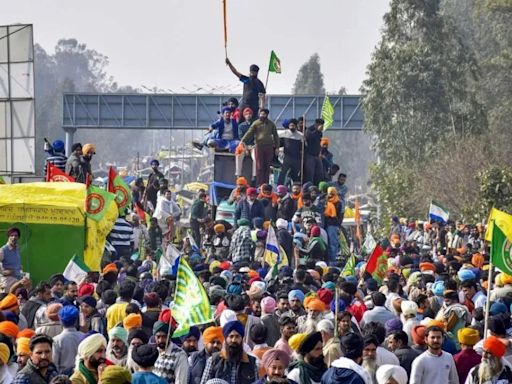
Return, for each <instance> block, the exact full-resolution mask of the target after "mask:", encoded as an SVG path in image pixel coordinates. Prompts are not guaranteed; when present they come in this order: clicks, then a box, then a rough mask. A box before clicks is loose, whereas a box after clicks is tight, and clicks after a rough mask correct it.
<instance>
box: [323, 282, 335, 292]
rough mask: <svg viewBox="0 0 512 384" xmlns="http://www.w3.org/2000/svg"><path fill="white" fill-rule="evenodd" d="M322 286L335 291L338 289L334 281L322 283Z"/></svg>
mask: <svg viewBox="0 0 512 384" xmlns="http://www.w3.org/2000/svg"><path fill="white" fill-rule="evenodd" d="M322 288H325V289H328V290H330V291H334V290H336V284H334V283H333V282H332V281H326V282H325V283H323V284H322Z"/></svg>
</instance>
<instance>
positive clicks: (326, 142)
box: [320, 137, 329, 145]
mask: <svg viewBox="0 0 512 384" xmlns="http://www.w3.org/2000/svg"><path fill="white" fill-rule="evenodd" d="M323 144H327V145H329V138H328V137H322V138H321V139H320V145H323Z"/></svg>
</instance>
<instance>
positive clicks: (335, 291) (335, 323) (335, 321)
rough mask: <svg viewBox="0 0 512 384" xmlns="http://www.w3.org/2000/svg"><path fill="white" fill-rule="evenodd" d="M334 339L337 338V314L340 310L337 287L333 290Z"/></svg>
mask: <svg viewBox="0 0 512 384" xmlns="http://www.w3.org/2000/svg"><path fill="white" fill-rule="evenodd" d="M334 300H335V301H334V337H338V312H339V310H340V304H339V291H338V286H337V285H336V288H335V290H334Z"/></svg>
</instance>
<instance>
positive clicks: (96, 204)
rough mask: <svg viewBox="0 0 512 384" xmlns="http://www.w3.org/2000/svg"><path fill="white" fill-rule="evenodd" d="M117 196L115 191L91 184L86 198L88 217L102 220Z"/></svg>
mask: <svg viewBox="0 0 512 384" xmlns="http://www.w3.org/2000/svg"><path fill="white" fill-rule="evenodd" d="M115 197H116V195H114V194H113V193H110V192H107V191H105V190H103V189H101V188H98V187H95V186H94V185H91V186H89V188H87V198H86V200H85V212H86V213H87V217H89V218H91V219H93V220H94V221H97V222H100V221H101V220H102V219H103V217H104V216H105V213H106V212H107V210H108V207H109V206H110V204H111V203H112V201H113V200H114V199H115Z"/></svg>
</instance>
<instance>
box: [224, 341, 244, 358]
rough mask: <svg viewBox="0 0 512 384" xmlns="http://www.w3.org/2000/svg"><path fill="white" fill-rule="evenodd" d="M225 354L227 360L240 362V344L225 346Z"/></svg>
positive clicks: (241, 349)
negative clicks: (226, 354)
mask: <svg viewBox="0 0 512 384" xmlns="http://www.w3.org/2000/svg"><path fill="white" fill-rule="evenodd" d="M226 352H227V353H228V359H229V360H234V361H240V360H241V359H242V355H243V352H244V347H243V345H242V344H228V345H226Z"/></svg>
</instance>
